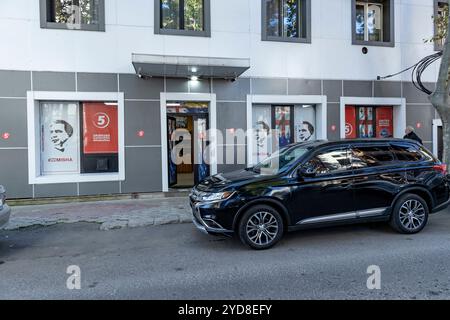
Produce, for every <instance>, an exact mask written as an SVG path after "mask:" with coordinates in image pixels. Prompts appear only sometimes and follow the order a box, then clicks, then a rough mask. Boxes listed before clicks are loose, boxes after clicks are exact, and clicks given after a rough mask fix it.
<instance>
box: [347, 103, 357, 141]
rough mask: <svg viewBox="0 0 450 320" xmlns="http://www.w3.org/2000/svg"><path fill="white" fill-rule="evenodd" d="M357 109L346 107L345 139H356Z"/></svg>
mask: <svg viewBox="0 0 450 320" xmlns="http://www.w3.org/2000/svg"><path fill="white" fill-rule="evenodd" d="M356 137H357V135H356V107H354V106H345V138H346V139H356Z"/></svg>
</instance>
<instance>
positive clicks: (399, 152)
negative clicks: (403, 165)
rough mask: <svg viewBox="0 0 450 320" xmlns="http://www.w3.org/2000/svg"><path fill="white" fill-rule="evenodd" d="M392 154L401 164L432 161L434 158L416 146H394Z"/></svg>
mask: <svg viewBox="0 0 450 320" xmlns="http://www.w3.org/2000/svg"><path fill="white" fill-rule="evenodd" d="M391 148H392V152H393V153H394V155H395V157H396V158H397V159H398V161H401V162H417V161H424V160H427V161H431V160H433V158H432V157H431V156H430V155H429V154H428V153H427V152H426V151H425V150H424V149H423V148H420V147H419V146H415V145H397V144H392V146H391Z"/></svg>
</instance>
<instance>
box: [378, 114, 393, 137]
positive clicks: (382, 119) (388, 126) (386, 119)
mask: <svg viewBox="0 0 450 320" xmlns="http://www.w3.org/2000/svg"><path fill="white" fill-rule="evenodd" d="M376 112H377V138H392V137H393V136H394V124H393V122H394V116H393V108H392V107H378V108H377V110H376Z"/></svg>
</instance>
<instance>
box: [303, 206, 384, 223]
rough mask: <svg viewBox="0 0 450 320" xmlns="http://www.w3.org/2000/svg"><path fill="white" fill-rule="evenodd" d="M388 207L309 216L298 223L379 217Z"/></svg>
mask: <svg viewBox="0 0 450 320" xmlns="http://www.w3.org/2000/svg"><path fill="white" fill-rule="evenodd" d="M387 209H388V208H376V209H368V210H360V211H353V212H346V213H337V214H330V215H326V216H319V217H314V218H308V219H304V220H301V221H299V222H298V223H297V225H304V224H314V223H323V222H333V221H344V220H351V219H358V218H368V217H377V216H382V215H383V214H384V213H385V212H386V210H387Z"/></svg>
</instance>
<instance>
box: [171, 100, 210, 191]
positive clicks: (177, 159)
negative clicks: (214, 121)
mask: <svg viewBox="0 0 450 320" xmlns="http://www.w3.org/2000/svg"><path fill="white" fill-rule="evenodd" d="M168 105H169V104H168ZM167 110H168V114H167V139H168V150H167V152H168V175H169V177H168V178H169V179H168V180H169V186H170V187H172V188H190V187H192V186H194V185H196V184H198V183H199V182H200V181H202V180H203V179H205V178H206V177H208V176H209V175H210V168H209V165H208V163H209V161H207V160H208V159H207V158H205V154H206V153H207V146H208V141H207V130H208V105H207V104H204V103H188V102H185V103H183V102H173V103H170V107H168V108H167Z"/></svg>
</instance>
